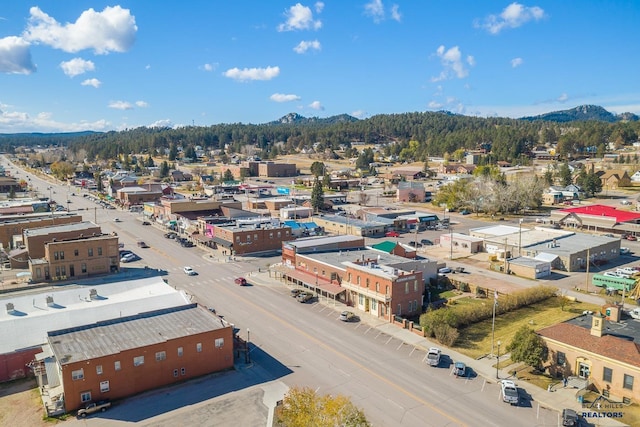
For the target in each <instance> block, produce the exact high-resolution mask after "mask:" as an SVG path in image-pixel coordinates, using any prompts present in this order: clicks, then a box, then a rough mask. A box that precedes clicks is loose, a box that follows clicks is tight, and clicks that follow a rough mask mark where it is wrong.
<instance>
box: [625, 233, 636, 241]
mask: <svg viewBox="0 0 640 427" xmlns="http://www.w3.org/2000/svg"><path fill="white" fill-rule="evenodd" d="M627 240H631V241H633V242H635V241H636V240H638V238H637V237H636V236H634V235H633V234H629V235H628V236H627Z"/></svg>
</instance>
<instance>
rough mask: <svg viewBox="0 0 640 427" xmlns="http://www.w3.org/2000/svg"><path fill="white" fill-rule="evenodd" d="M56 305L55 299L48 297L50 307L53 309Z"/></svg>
mask: <svg viewBox="0 0 640 427" xmlns="http://www.w3.org/2000/svg"><path fill="white" fill-rule="evenodd" d="M55 304H56V303H54V302H53V297H52V296H51V295H49V296H47V305H48V306H49V307H53V306H54V305H55Z"/></svg>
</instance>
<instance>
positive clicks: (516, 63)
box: [511, 58, 524, 68]
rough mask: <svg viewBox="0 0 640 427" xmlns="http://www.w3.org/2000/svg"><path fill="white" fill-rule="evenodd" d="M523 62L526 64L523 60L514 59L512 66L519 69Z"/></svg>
mask: <svg viewBox="0 0 640 427" xmlns="http://www.w3.org/2000/svg"><path fill="white" fill-rule="evenodd" d="M523 62H524V61H523V59H522V58H513V59H512V60H511V66H512V67H513V68H517V67H519V66H521V65H522V63H523Z"/></svg>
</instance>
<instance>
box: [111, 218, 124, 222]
mask: <svg viewBox="0 0 640 427" xmlns="http://www.w3.org/2000/svg"><path fill="white" fill-rule="evenodd" d="M113 222H122V221H120V218H113Z"/></svg>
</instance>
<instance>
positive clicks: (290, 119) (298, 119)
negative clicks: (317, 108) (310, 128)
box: [268, 113, 359, 125]
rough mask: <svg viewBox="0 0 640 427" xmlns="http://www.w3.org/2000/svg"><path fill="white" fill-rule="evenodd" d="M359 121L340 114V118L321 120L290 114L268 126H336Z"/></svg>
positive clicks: (333, 117) (332, 117)
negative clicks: (336, 124) (313, 124)
mask: <svg viewBox="0 0 640 427" xmlns="http://www.w3.org/2000/svg"><path fill="white" fill-rule="evenodd" d="M358 120H359V119H357V118H355V117H353V116H350V115H348V114H340V115H338V116H331V117H326V118H323V119H321V118H319V117H304V116H301V115H300V114H298V113H289V114H285V115H284V116H282V117H280V118H279V119H278V120H275V121H273V122H270V123H268V124H270V125H280V124H282V125H286V124H311V123H318V124H334V123H339V122H357V121H358Z"/></svg>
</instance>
